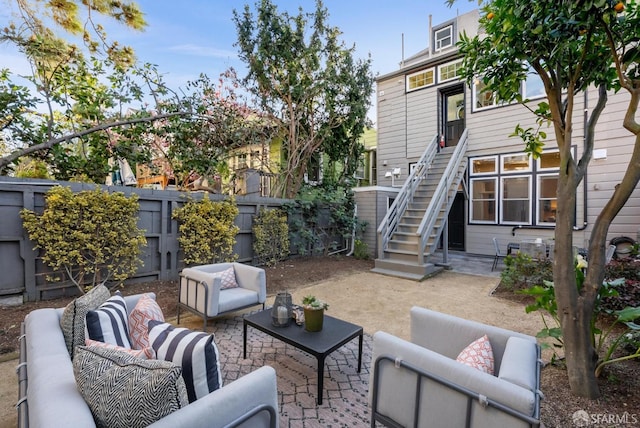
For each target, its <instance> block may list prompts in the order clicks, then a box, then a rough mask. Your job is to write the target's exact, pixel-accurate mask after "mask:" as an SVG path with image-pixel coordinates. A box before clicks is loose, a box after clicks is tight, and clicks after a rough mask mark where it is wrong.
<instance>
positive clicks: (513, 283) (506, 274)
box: [500, 252, 553, 291]
mask: <svg viewBox="0 0 640 428" xmlns="http://www.w3.org/2000/svg"><path fill="white" fill-rule="evenodd" d="M504 264H505V268H504V270H503V271H502V273H501V274H500V279H501V281H500V285H502V286H503V287H505V288H507V289H509V290H513V291H518V290H525V289H527V288H530V287H532V286H534V285H538V284H542V283H543V282H544V281H553V264H552V263H551V261H550V260H547V259H545V260H533V259H532V258H531V256H529V255H527V254H523V253H520V252H518V253H516V255H509V256H507V257H505V259H504Z"/></svg>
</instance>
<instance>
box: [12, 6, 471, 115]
mask: <svg viewBox="0 0 640 428" xmlns="http://www.w3.org/2000/svg"><path fill="white" fill-rule="evenodd" d="M13 1H15V0H9V2H13ZM255 2H256V0H249V1H240V0H181V1H167V0H138V4H139V6H140V8H141V9H142V11H143V12H144V14H145V19H146V21H147V24H148V26H147V28H146V29H145V31H144V32H137V31H133V30H130V29H127V28H125V27H123V26H109V27H108V28H107V32H108V35H109V37H110V39H112V40H118V42H120V43H121V44H125V45H130V46H132V47H133V48H134V50H135V51H136V55H137V57H138V59H139V60H140V61H142V62H149V63H152V64H156V65H157V66H158V68H159V70H160V72H161V73H162V74H163V77H164V80H165V82H166V83H167V84H168V86H169V87H170V88H172V89H177V88H179V87H184V86H185V85H186V83H187V82H188V81H189V80H195V79H196V78H197V77H198V76H199V75H200V73H205V74H207V75H208V76H209V77H210V78H212V79H215V78H217V77H218V76H219V75H220V73H222V72H224V71H225V70H226V69H228V68H229V67H234V68H235V69H236V70H237V71H238V75H239V76H240V77H243V76H244V71H245V70H246V68H245V66H244V64H243V63H242V62H241V61H240V60H239V58H238V54H237V48H236V47H235V46H234V44H235V42H236V40H237V38H236V29H235V24H234V22H233V19H232V18H233V10H234V9H236V10H238V11H242V10H243V8H244V5H245V4H249V5H250V6H251V8H252V10H253V9H254V5H255ZM273 3H274V4H276V5H277V7H278V10H279V11H287V12H289V14H291V15H297V13H298V8H299V7H300V6H302V7H303V9H304V10H305V12H313V11H314V10H315V2H314V1H312V0H273ZM324 5H325V7H326V8H327V9H328V11H329V18H328V24H329V25H331V26H335V27H338V28H340V30H341V31H342V32H343V34H342V36H341V39H342V40H343V41H344V42H345V44H346V45H347V46H352V45H354V44H355V48H356V51H355V56H356V57H358V58H366V57H367V55H369V54H371V59H372V71H373V73H374V75H378V74H381V75H382V74H386V73H390V72H393V71H395V70H397V69H398V64H399V63H400V61H401V60H402V58H403V46H404V58H408V57H410V56H412V55H413V54H415V53H417V52H419V51H421V50H422V49H425V48H426V47H427V45H428V25H429V15H433V18H432V21H433V24H434V25H437V24H439V23H441V22H444V21H446V20H449V19H452V18H454V17H455V16H456V14H462V13H465V12H468V11H470V10H472V9H474V8H475V7H477V2H475V1H468V0H458V1H457V2H456V3H455V4H454V5H453V6H452V7H451V8H450V7H448V6H447V5H446V4H445V0H395V1H393V2H387V1H384V2H383V1H380V0H324ZM9 18H10V17H9V15H8V13H7V11H6V9H5V11H0V26H2V27H4V26H5V25H6V23H7V21H8V20H9ZM403 35H404V36H403ZM403 39H404V42H403ZM5 67H8V68H10V69H12V71H14V72H15V73H18V74H20V73H23V74H24V73H28V66H27V63H26V62H25V61H24V60H23V59H22V58H21V57H20V56H19V54H18V53H17V52H16V51H14V50H12V49H11V47H10V46H7V45H0V68H5ZM374 101H375V99H374V98H372V108H371V110H370V113H369V117H370V118H371V119H372V120H373V121H374V122H375V105H373V104H375V103H374Z"/></svg>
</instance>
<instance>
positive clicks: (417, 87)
mask: <svg viewBox="0 0 640 428" xmlns="http://www.w3.org/2000/svg"><path fill="white" fill-rule="evenodd" d="M428 72H431V73H432V75H433V78H432V81H431V83H427V84H425V85H422V86H416V87H415V88H411V86H410V81H411V78H412V77H414V76H417V75H419V74H424V73H428ZM435 84H436V69H435V68H434V67H431V68H425V69H424V70H420V71H416V72H415V73H411V74H408V75H407V78H406V83H405V85H406V91H407V92H412V91H417V90H418V89H422V88H428V87H429V86H433V85H435Z"/></svg>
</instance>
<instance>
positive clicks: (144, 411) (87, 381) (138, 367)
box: [73, 346, 189, 428]
mask: <svg viewBox="0 0 640 428" xmlns="http://www.w3.org/2000/svg"><path fill="white" fill-rule="evenodd" d="M181 372H182V370H181V369H180V367H178V366H176V365H175V364H173V363H170V362H167V361H159V360H141V359H139V358H136V357H133V356H131V355H128V354H126V353H123V352H120V351H116V350H113V349H106V348H102V347H96V346H86V347H85V346H79V347H78V348H77V349H76V357H75V358H74V359H73V373H74V375H75V378H76V386H77V388H78V391H80V394H81V395H82V398H84V400H85V402H86V403H87V405H88V406H89V408H90V409H91V413H92V414H93V418H94V419H95V421H96V426H98V427H110V428H120V427H123V428H124V427H146V426H148V425H150V424H152V423H154V422H156V421H158V420H160V419H162V418H163V417H165V416H167V415H168V414H170V413H171V412H174V411H176V410H178V409H180V408H182V407H184V406H186V405H188V404H189V401H188V399H187V394H186V390H185V385H184V380H183V379H182V376H181Z"/></svg>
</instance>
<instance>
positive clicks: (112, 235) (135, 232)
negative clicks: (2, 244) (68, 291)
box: [20, 186, 146, 292]
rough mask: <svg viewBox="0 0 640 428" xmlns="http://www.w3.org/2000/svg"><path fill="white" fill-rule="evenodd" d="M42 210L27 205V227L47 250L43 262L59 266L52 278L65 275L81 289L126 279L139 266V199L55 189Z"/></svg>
mask: <svg viewBox="0 0 640 428" xmlns="http://www.w3.org/2000/svg"><path fill="white" fill-rule="evenodd" d="M45 203H46V205H45V208H44V212H43V213H42V214H37V213H35V212H33V211H30V210H28V209H23V210H22V211H21V212H20V215H21V217H22V220H23V225H24V228H25V230H26V231H27V233H28V235H29V239H31V240H32V241H33V242H34V243H35V244H36V246H35V248H40V249H42V250H43V254H42V260H43V262H44V263H45V264H46V265H47V266H49V267H51V268H53V269H54V273H52V274H51V275H49V277H48V278H47V279H48V280H50V281H59V280H61V279H62V277H64V276H65V275H66V276H67V277H68V278H69V279H70V280H71V281H72V282H73V283H74V284H75V285H76V286H77V287H78V288H79V289H80V290H81V291H82V292H84V291H87V290H89V289H90V288H92V287H94V286H96V285H98V284H101V283H107V282H110V281H115V282H116V283H121V282H122V281H124V280H125V279H126V278H128V277H130V276H131V275H133V274H134V273H135V272H136V270H137V269H138V267H139V266H141V265H142V260H140V257H139V256H140V253H141V246H143V245H146V239H145V237H144V231H143V230H141V229H138V226H137V221H138V215H137V213H138V209H139V204H138V197H137V196H136V195H131V196H129V197H127V196H125V195H124V194H123V193H120V192H116V193H109V192H106V191H102V190H100V189H99V188H96V189H95V190H92V191H88V190H87V191H82V192H78V193H75V194H74V193H73V192H72V191H71V189H70V188H68V187H61V186H56V187H53V188H51V189H50V190H49V191H48V192H47V194H46V197H45Z"/></svg>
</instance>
